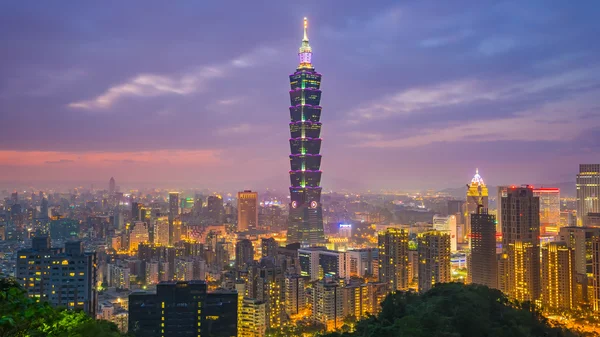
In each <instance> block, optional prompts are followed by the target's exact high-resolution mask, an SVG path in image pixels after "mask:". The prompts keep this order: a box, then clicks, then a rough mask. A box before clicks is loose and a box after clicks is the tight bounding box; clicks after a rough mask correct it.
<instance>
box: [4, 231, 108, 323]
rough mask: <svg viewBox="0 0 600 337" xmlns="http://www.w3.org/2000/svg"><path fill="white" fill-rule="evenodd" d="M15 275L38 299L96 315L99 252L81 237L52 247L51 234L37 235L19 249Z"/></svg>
mask: <svg viewBox="0 0 600 337" xmlns="http://www.w3.org/2000/svg"><path fill="white" fill-rule="evenodd" d="M15 276H16V280H17V281H18V282H19V284H20V285H21V287H23V289H25V290H26V291H27V294H28V295H29V297H31V298H33V299H35V300H36V301H40V302H49V303H50V304H51V305H52V306H56V307H65V308H67V309H80V310H83V311H85V312H86V313H88V314H89V315H91V316H92V317H95V315H96V306H97V301H98V299H97V293H96V284H97V268H96V253H95V252H94V253H86V252H84V251H83V244H82V243H81V242H80V241H73V242H67V243H65V246H64V248H51V247H50V238H49V237H48V236H42V237H34V238H33V239H32V245H31V248H29V249H22V250H19V251H17V266H16V273H15Z"/></svg>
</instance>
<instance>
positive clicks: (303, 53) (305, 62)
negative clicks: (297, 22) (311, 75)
mask: <svg viewBox="0 0 600 337" xmlns="http://www.w3.org/2000/svg"><path fill="white" fill-rule="evenodd" d="M307 31H308V18H306V17H305V18H304V37H303V38H302V44H301V45H300V49H299V50H298V56H299V58H300V66H299V69H300V68H312V64H311V59H312V48H311V47H310V44H308V32H307Z"/></svg>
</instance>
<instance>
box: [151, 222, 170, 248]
mask: <svg viewBox="0 0 600 337" xmlns="http://www.w3.org/2000/svg"><path fill="white" fill-rule="evenodd" d="M169 227H170V226H169V221H168V220H167V219H164V218H158V219H157V220H156V223H155V224H154V243H156V244H159V245H163V246H168V245H169V235H170V234H169Z"/></svg>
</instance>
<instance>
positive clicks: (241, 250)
mask: <svg viewBox="0 0 600 337" xmlns="http://www.w3.org/2000/svg"><path fill="white" fill-rule="evenodd" d="M253 260H254V247H253V246H252V241H250V240H248V239H242V240H240V241H238V242H237V244H236V245H235V266H236V268H238V269H241V268H243V267H244V266H246V265H247V264H249V263H250V262H252V261H253Z"/></svg>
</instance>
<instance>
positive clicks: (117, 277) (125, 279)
mask: <svg viewBox="0 0 600 337" xmlns="http://www.w3.org/2000/svg"><path fill="white" fill-rule="evenodd" d="M130 275H131V269H130V268H129V266H127V265H123V264H120V263H114V264H113V263H109V264H108V277H107V281H108V286H109V287H114V288H117V289H129V287H130Z"/></svg>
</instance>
